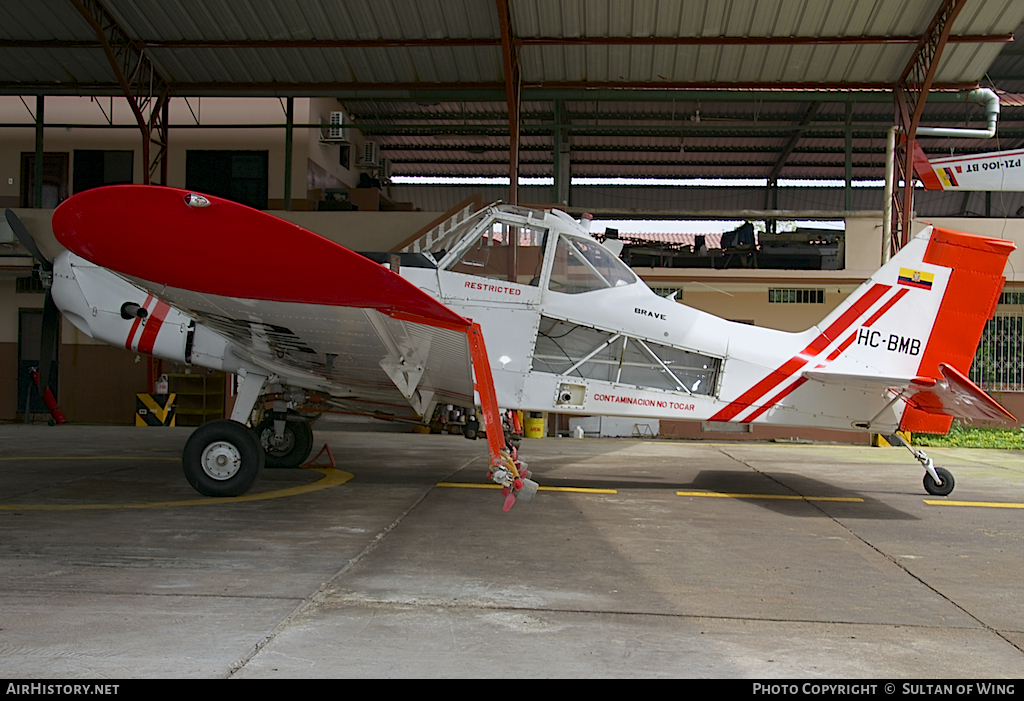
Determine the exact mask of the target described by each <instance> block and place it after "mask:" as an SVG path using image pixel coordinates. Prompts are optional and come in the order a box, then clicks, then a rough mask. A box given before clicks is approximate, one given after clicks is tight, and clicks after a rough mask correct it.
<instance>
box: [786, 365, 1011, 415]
mask: <svg viewBox="0 0 1024 701" xmlns="http://www.w3.org/2000/svg"><path fill="white" fill-rule="evenodd" d="M939 375H940V377H937V378H934V377H870V376H866V375H850V374H842V373H835V372H828V371H827V370H818V371H814V370H809V371H807V372H805V373H804V376H805V377H807V378H808V379H810V380H815V381H817V382H822V383H824V384H828V385H836V386H842V387H850V388H856V389H862V390H878V391H879V393H888V394H891V395H893V396H900V397H901V398H902V399H903V400H905V401H906V402H907V404H908V405H909V406H912V407H914V408H915V409H919V410H921V411H923V412H926V413H928V414H938V415H943V416H953V417H958V418H964V419H976V420H982V421H1009V422H1011V423H1015V422H1016V421H1017V419H1016V418H1015V417H1014V416H1013V414H1011V413H1010V412H1008V411H1007V410H1006V409H1005V408H1003V407H1002V406H1001V405H1000V404H999V402H997V401H996V400H995V399H993V398H992V397H991V396H989V395H988V394H986V393H985V391H984V390H983V389H981V388H980V387H978V385H976V384H975V383H973V382H971V380H970V379H968V378H967V377H966V376H965V375H964V374H963V373H961V372H960V371H959V370H957V369H956V368H954V367H952V366H950V365H946V364H945V363H940V364H939Z"/></svg>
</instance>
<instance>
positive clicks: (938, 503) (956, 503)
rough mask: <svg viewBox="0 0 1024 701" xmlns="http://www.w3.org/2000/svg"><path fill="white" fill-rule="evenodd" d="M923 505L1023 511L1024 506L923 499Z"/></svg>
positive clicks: (997, 502)
mask: <svg viewBox="0 0 1024 701" xmlns="http://www.w3.org/2000/svg"><path fill="white" fill-rule="evenodd" d="M924 503H925V504H931V505H932V506H980V507H983V508H987V509H1024V504H1012V503H1008V502H999V501H946V500H945V499H943V500H941V501H940V500H938V499H925V500H924Z"/></svg>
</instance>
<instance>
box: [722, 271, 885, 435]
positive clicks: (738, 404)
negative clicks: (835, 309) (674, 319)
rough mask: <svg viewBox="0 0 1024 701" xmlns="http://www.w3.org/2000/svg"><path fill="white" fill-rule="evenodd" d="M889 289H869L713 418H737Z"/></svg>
mask: <svg viewBox="0 0 1024 701" xmlns="http://www.w3.org/2000/svg"><path fill="white" fill-rule="evenodd" d="M890 289H892V288H891V286H889V285H878V284H876V285H874V286H873V287H871V288H870V289H868V291H867V292H865V293H864V295H863V296H862V297H861V298H860V299H858V300H857V301H856V302H854V303H853V304H852V305H851V306H850V308H849V309H847V310H846V311H845V312H843V314H842V315H840V317H839V318H838V319H836V320H835V321H834V322H832V324H830V325H829V327H828V328H827V329H825V331H824V332H822V333H821V334H819V335H818V337H817V338H815V339H814V340H813V341H812V342H811V343H810V344H809V345H808V346H807V347H806V348H804V349H803V350H802V351H801V352H800V353H798V354H797V355H795V356H794V357H792V358H790V359H789V360H787V361H786V362H785V363H783V364H782V366H781V367H779V368H778V369H777V370H773V371H772V372H771V373H769V374H768V376H767V377H765V378H764V379H763V380H761V381H760V382H758V383H757V384H756V385H754V386H753V387H751V388H750V389H748V390H747V391H746V392H744V393H743V394H741V395H740V396H739V397H737V398H736V399H735V400H733V401H732V402H731V403H730V404H729V406H727V407H725V408H724V409H722V410H721V411H719V412H718V413H717V414H715V415H714V416H712V417H711V419H710V420H711V421H731V420H732V419H734V418H736V416H737V415H739V413H740V412H741V411H743V410H744V409H746V408H747V407H749V406H752V405H753V404H754V402H756V401H757V400H759V399H761V398H762V397H763V396H764V395H766V394H768V392H770V391H772V390H773V389H775V388H776V387H778V386H779V385H780V384H782V383H783V382H785V381H786V380H787V379H789V378H790V377H792V376H793V375H794V374H796V372H797V371H799V370H800V368H802V367H803V366H804V365H806V364H807V363H808V362H810V361H811V360H813V359H814V358H815V357H816V356H817V355H819V354H820V353H822V352H823V351H824V350H825V349H826V348H828V347H829V345H831V344H832V342H833V341H835V340H836V339H838V338H839V337H840V336H841V335H842V334H843V333H844V332H845V331H846V330H847V329H849V328H850V326H851V325H852V324H853V322H855V321H856V320H857V319H859V318H860V317H861V316H863V315H864V313H865V312H866V311H867V310H868V309H870V308H871V307H872V305H874V303H875V302H877V301H878V300H879V299H880V298H881V297H882V295H884V294H885V293H886V292H888V291H889V290H890ZM793 389H795V387H794V388H793ZM787 394H788V392H787ZM767 406H771V404H770V403H769V404H768V405H767Z"/></svg>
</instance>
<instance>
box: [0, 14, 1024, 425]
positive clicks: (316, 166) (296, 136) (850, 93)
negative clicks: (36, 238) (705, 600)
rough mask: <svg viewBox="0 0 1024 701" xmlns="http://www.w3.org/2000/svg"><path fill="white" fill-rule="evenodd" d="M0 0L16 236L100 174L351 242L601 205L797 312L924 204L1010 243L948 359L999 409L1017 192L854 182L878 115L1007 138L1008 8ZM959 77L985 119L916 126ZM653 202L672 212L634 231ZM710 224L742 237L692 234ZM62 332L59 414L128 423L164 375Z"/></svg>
mask: <svg viewBox="0 0 1024 701" xmlns="http://www.w3.org/2000/svg"><path fill="white" fill-rule="evenodd" d="M0 17H2V19H3V22H2V25H3V27H4V29H3V30H2V38H0V56H2V57H3V61H2V63H0V65H2V68H0V95H2V97H0V134H2V139H0V162H2V163H3V164H4V166H5V172H7V173H8V177H7V180H6V182H4V181H3V179H2V178H0V200H2V203H3V204H4V205H5V206H7V207H13V208H15V209H16V211H17V212H18V213H19V214H20V215H21V216H22V218H23V219H24V220H25V221H26V222H27V223H28V225H29V227H30V228H31V229H32V230H33V232H34V233H37V234H40V235H43V236H45V235H46V234H47V232H48V222H49V217H50V213H51V212H52V209H53V207H54V206H55V205H56V204H57V203H59V202H60V201H61V200H62V199H64V198H66V197H68V196H70V195H71V194H74V193H76V192H79V191H82V190H84V189H88V188H90V187H95V186H97V185H103V184H111V183H124V182H133V183H157V184H167V185H171V186H176V187H186V188H193V189H197V190H203V191H207V192H210V193H212V194H220V195H224V196H227V197H230V198H233V199H237V200H239V201H242V202H245V203H247V204H250V205H252V206H255V207H257V208H260V209H265V210H269V211H271V212H273V213H274V214H276V215H278V216H281V217H282V218H285V219H288V220H290V221H293V222H296V223H299V224H301V225H302V226H304V227H306V228H308V229H311V230H313V231H316V232H318V233H321V234H322V235H325V236H328V237H329V238H332V239H334V240H336V241H339V242H341V243H343V244H344V245H346V246H349V247H351V248H354V249H356V250H358V249H360V248H363V249H366V248H375V249H387V248H396V247H400V246H402V245H406V244H408V243H410V242H411V241H413V240H415V239H416V238H417V237H418V236H420V235H423V234H425V233H426V232H429V231H430V230H431V229H433V228H436V227H445V226H449V225H450V222H452V221H455V220H458V219H459V218H460V217H463V216H465V214H466V213H467V212H469V211H472V210H473V209H474V208H475V207H478V206H480V203H483V202H490V201H495V200H504V201H507V202H511V203H523V204H535V205H549V206H559V207H561V208H563V209H565V210H566V211H568V212H569V213H571V214H573V215H574V216H581V215H583V214H584V213H589V214H592V215H593V216H594V217H595V218H596V219H597V220H599V221H612V222H616V223H615V226H614V227H612V225H611V224H609V225H608V226H609V228H617V229H618V231H619V235H620V236H621V237H622V238H625V239H626V240H627V242H628V245H627V248H626V255H627V259H628V260H629V262H630V263H631V264H632V265H633V267H634V269H635V270H636V271H637V272H638V273H639V274H640V275H641V276H642V277H643V278H644V279H645V280H646V281H647V282H648V283H649V284H650V285H651V286H652V287H655V288H658V289H661V290H664V291H666V293H667V292H671V291H674V292H676V294H677V299H678V300H679V301H682V302H684V303H686V304H688V305H691V306H695V307H697V308H700V309H704V310H706V311H710V312H712V313H715V314H718V315H720V316H724V317H725V318H729V319H733V320H742V321H748V322H750V323H754V324H758V325H764V326H772V327H776V328H782V329H786V330H797V329H803V328H807V327H808V326H810V325H811V324H813V323H815V322H816V321H818V320H819V319H820V318H822V317H823V316H824V315H825V314H826V313H827V312H828V311H829V310H831V309H833V308H834V307H835V306H836V305H837V304H839V302H840V301H841V300H842V299H843V298H845V296H846V295H847V294H848V293H849V292H850V291H852V289H853V288H854V287H856V285H857V284H859V283H860V282H862V281H863V280H864V279H865V278H866V277H867V276H868V275H869V274H870V273H871V272H872V271H873V270H874V269H875V268H877V266H878V263H879V261H880V258H881V256H882V255H884V253H883V251H891V250H895V249H896V248H898V247H899V245H901V243H902V242H904V241H906V240H907V236H908V235H910V234H911V233H912V232H913V231H915V230H916V229H918V228H920V226H922V222H934V223H936V224H940V225H946V226H950V227H952V228H958V229H961V230H964V231H968V232H975V233H983V234H994V235H998V236H1003V237H1006V238H1010V239H1013V240H1015V241H1017V242H1018V252H1017V253H1015V254H1014V257H1013V258H1012V259H1011V268H1010V272H1009V273H1008V282H1007V286H1006V288H1005V291H1004V293H1003V295H1002V297H1001V300H1000V302H1001V303H1000V305H999V306H998V307H997V310H996V316H997V318H996V319H995V320H994V321H993V323H992V324H991V325H990V328H989V329H988V330H987V331H986V335H985V337H984V338H983V341H982V348H981V350H980V351H979V357H980V358H982V360H981V361H979V362H976V366H975V370H976V374H975V375H974V377H975V379H977V380H978V381H980V383H981V384H982V386H983V387H985V389H987V390H989V391H991V392H993V393H994V394H995V395H996V396H997V397H998V398H999V399H1000V401H1001V402H1003V403H1004V404H1005V405H1006V406H1007V407H1008V408H1010V409H1011V411H1014V410H1015V413H1016V414H1017V415H1024V399H1022V397H1024V394H1022V393H1024V375H1022V373H1024V370H1022V364H1024V335H1022V331H1021V328H1022V321H1024V308H1022V307H1021V300H1022V299H1024V279H1020V278H1019V275H1020V273H1017V272H1016V271H1017V270H1024V258H1021V255H1022V253H1021V251H1020V249H1021V248H1024V246H1021V245H1020V244H1021V243H1022V242H1024V230H1022V229H1021V225H1020V223H1019V216H1020V211H1021V210H1022V208H1024V200H1022V196H1021V194H1020V193H1019V192H933V191H924V190H922V189H920V188H917V189H915V188H914V187H913V186H912V183H913V181H914V179H913V178H905V177H903V176H904V173H905V172H906V170H907V167H908V166H907V161H906V158H907V154H906V149H905V148H903V147H902V146H900V145H899V144H896V145H895V148H892V149H890V151H892V154H891V157H892V159H893V162H894V165H893V166H892V169H891V171H890V172H891V173H892V179H893V181H894V182H895V183H896V187H895V188H894V190H893V194H892V196H891V198H889V199H888V200H887V198H886V196H885V190H884V185H883V183H884V181H885V179H886V174H887V165H886V164H887V160H886V158H887V139H888V135H889V134H890V133H892V132H893V131H894V130H893V129H892V128H893V127H895V128H896V129H895V131H898V132H899V133H900V134H902V133H907V132H911V133H916V132H917V130H918V129H919V128H920V129H921V134H922V135H921V136H919V137H918V139H917V142H918V143H919V144H920V146H921V147H922V148H923V149H924V152H925V153H926V154H928V155H929V156H930V157H932V158H935V157H941V156H948V155H951V154H970V153H982V152H989V151H997V150H1012V149H1016V148H1019V147H1020V146H1021V145H1022V144H1024V98H1021V97H1020V94H1021V93H1024V79H1022V78H1021V77H1020V75H1021V73H1020V66H1021V60H1020V57H1019V55H1018V54H1019V51H1020V50H1019V49H1016V48H1014V47H1015V46H1016V44H1015V43H1014V35H1015V34H1016V33H1017V32H1018V31H1019V26H1020V23H1021V20H1022V18H1024V5H1022V3H1020V2H1019V1H1016V0H998V1H997V2H991V1H989V2H980V1H979V0H918V1H908V2H902V3H888V4H885V5H884V6H882V5H879V4H878V3H875V2H868V1H867V0H857V1H855V2H850V3H846V4H844V5H843V6H842V7H841V8H839V7H835V6H832V5H830V4H825V3H817V2H811V1H810V0H802V1H801V0H794V1H789V0H778V1H777V2H771V3H765V2H754V1H753V0H751V1H750V2H736V3H731V4H723V3H713V2H693V3H690V2H645V3H620V2H614V1H611V0H608V1H606V2H562V3H545V2H539V1H529V2H528V1H518V0H511V1H506V0H496V1H495V2H491V1H490V0H464V1H454V2H449V1H447V0H445V1H438V2H432V3H420V2H400V1H396V2H384V3H378V2H373V3H371V2H346V3H340V4H339V3H330V2H309V3H295V4H291V3H281V2H273V1H271V0H267V1H266V2H259V3H254V4H247V5H245V6H239V5H238V4H237V3H229V2H189V1H187V0H181V1H179V2H172V3H160V4H157V3H138V2H124V1H122V0H45V1H44V2H27V1H24V2H23V1H22V0H13V1H12V2H7V3H4V7H3V8H0ZM978 88H988V89H990V90H992V91H993V94H994V95H995V96H997V100H996V102H997V103H998V104H997V107H998V109H999V114H998V124H997V128H996V130H995V136H994V137H993V138H990V139H984V140H982V139H977V138H967V137H966V136H963V135H960V133H959V132H957V131H954V132H951V133H950V135H942V136H934V135H925V134H927V130H926V129H925V127H932V128H934V127H943V128H947V129H953V130H974V131H979V130H980V131H983V130H984V129H985V127H986V125H988V124H990V122H989V120H990V119H991V118H992V112H993V110H994V109H996V108H995V107H993V104H992V99H988V101H987V102H986V99H985V98H978V97H977V93H972V92H971V91H976V90H977V89H978ZM901 183H903V184H904V186H903V187H900V184H901ZM890 203H891V205H892V208H891V211H892V214H891V216H889V217H886V216H885V215H884V214H883V210H886V211H888V208H887V205H888V204H890ZM652 220H654V221H657V220H660V221H663V222H678V221H686V222H688V223H689V229H688V230H689V231H691V232H696V233H691V234H690V235H689V237H687V235H680V234H673V233H668V234H643V233H641V232H640V231H639V224H638V223H637V222H640V221H646V222H649V221H652ZM722 220H724V221H726V222H731V224H730V225H729V226H736V227H738V226H739V225H740V224H742V223H743V222H748V221H749V222H753V223H755V224H756V225H757V231H758V238H757V240H756V242H754V241H750V242H747V241H746V240H745V239H744V240H742V241H741V240H740V238H739V237H735V238H733V239H731V243H730V244H728V245H723V244H721V243H718V245H717V246H715V245H712V246H710V250H705V251H701V250H700V249H701V245H700V243H701V242H703V243H704V244H705V247H706V248H708V247H707V244H708V243H709V242H711V241H713V240H714V241H718V239H717V238H716V236H717V234H715V233H713V231H712V230H713V227H714V226H715V225H717V222H720V221H722ZM884 220H885V221H884ZM702 222H703V223H704V227H705V229H706V233H704V231H705V230H704V229H702V228H701V226H702V224H701V223H702ZM788 222H804V223H802V224H799V225H795V224H789V223H788ZM806 222H812V223H810V224H808V223H806ZM713 223H714V224H713ZM669 226H671V225H669ZM719 226H720V225H719ZM631 227H635V228H636V229H637V233H636V234H634V235H633V236H632V237H631V236H630V234H631V233H632V232H631ZM793 229H795V230H793ZM719 230H720V229H719ZM0 236H6V238H5V240H4V242H3V246H4V249H3V251H2V253H3V256H2V257H0V315H2V317H0V318H2V322H0V363H2V364H3V366H4V367H6V368H7V371H6V372H4V373H3V378H4V379H3V380H2V382H0V419H3V420H7V421H21V420H23V419H24V418H25V414H26V405H25V401H26V397H28V396H29V395H31V392H30V391H29V390H28V382H27V379H26V375H25V368H27V367H30V366H31V365H32V364H33V363H34V362H36V358H35V357H34V356H33V354H34V353H35V354H36V355H37V354H38V348H37V345H36V344H34V343H33V341H32V339H33V338H34V337H35V335H36V333H37V331H36V329H37V328H38V324H39V312H38V311H37V310H38V309H39V308H40V307H41V305H42V295H41V294H40V292H39V289H40V288H39V286H38V280H36V279H34V278H33V276H32V274H31V261H30V259H29V258H28V257H27V256H26V254H25V252H24V250H22V249H20V248H19V247H18V246H17V244H16V243H14V240H13V237H12V236H11V235H10V232H9V231H5V232H4V233H0ZM697 236H700V237H701V239H700V241H698V240H697V238H696V237H697ZM886 237H887V240H886ZM751 244H752V245H751ZM168 245H170V246H173V245H174V244H173V242H168ZM286 245H287V242H284V241H283V242H282V246H286ZM194 255H195V256H197V257H198V256H202V255H203V252H202V251H195V252H194ZM61 337H62V342H61V350H60V354H59V357H58V362H57V371H56V372H57V373H58V388H59V389H58V394H59V397H58V399H59V401H60V403H61V405H62V407H63V408H64V411H65V413H66V414H67V416H68V418H69V419H71V420H72V421H85V422H112V423H130V422H131V421H132V420H133V417H134V407H135V395H136V393H138V392H144V391H151V389H152V384H153V381H154V379H155V377H157V376H158V375H159V374H161V373H162V372H170V374H171V375H172V376H174V375H175V373H174V370H176V368H164V367H160V366H158V365H157V364H155V363H151V362H147V361H140V359H139V358H138V357H137V356H135V355H134V354H132V353H131V352H129V351H125V350H120V349H116V348H111V347H107V346H103V345H98V344H95V343H93V342H91V340H90V339H88V338H85V337H82V336H81V335H80V334H79V333H78V332H77V331H76V330H75V329H74V328H73V327H71V326H70V324H67V323H65V324H64V326H63V329H62V334H61ZM996 356H998V360H996V361H993V360H992V359H993V358H996ZM986 362H988V363H989V364H988V365H984V363H986ZM178 369H179V370H180V368H178ZM176 381H178V382H182V383H184V382H186V381H187V382H189V383H191V384H195V383H194V381H192V380H187V378H186V379H178V380H176ZM179 390H180V391H182V393H185V386H184V385H181V386H179ZM188 391H190V392H192V393H193V395H194V396H193V398H192V400H191V401H193V402H194V403H195V404H196V406H193V407H191V410H193V411H195V412H198V416H199V419H200V420H201V419H203V418H210V417H212V416H216V415H218V414H219V413H221V412H224V411H226V410H229V408H230V381H229V380H226V379H223V378H205V379H204V380H203V382H202V384H201V385H200V386H199V387H198V388H195V387H190V388H189V390H188ZM38 411H40V407H39V406H38V405H34V406H30V408H29V411H28V414H29V415H30V416H31V415H32V414H33V413H35V412H38ZM188 411H189V408H188V407H186V408H185V410H184V411H182V413H181V414H180V415H179V416H180V417H181V418H182V419H183V420H187V419H186V418H185V417H186V415H187V413H188ZM705 428H706V427H705ZM703 430H704V429H703V428H701V427H699V426H696V427H695V426H688V425H685V424H680V425H679V426H667V427H665V432H666V433H668V434H670V435H673V434H674V435H686V436H692V435H700V433H702V432H703ZM772 435H775V434H772V433H763V432H762V433H761V434H757V433H755V434H754V437H771V436H772Z"/></svg>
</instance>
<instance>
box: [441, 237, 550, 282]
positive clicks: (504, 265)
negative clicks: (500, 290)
mask: <svg viewBox="0 0 1024 701" xmlns="http://www.w3.org/2000/svg"><path fill="white" fill-rule="evenodd" d="M513 239H514V240H515V242H516V246H515V257H516V260H515V273H514V277H515V280H514V282H518V283H519V284H521V285H532V286H537V285H539V284H540V272H541V266H542V265H543V263H544V246H545V244H546V243H547V229H541V228H536V227H528V226H522V225H518V224H509V223H505V222H502V221H495V222H494V223H493V224H492V225H491V226H490V228H488V229H485V230H484V231H482V232H481V234H480V236H479V238H477V239H476V240H475V241H474V242H473V243H472V245H470V247H469V248H467V249H466V250H465V251H463V253H462V255H460V256H459V258H458V260H455V261H454V262H453V263H452V264H451V265H450V266H449V267H448V269H449V270H452V271H454V272H456V273H463V274H465V275H474V276H476V277H485V278H491V279H494V280H508V279H509V260H508V259H509V244H510V242H511V241H512V240H513Z"/></svg>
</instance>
